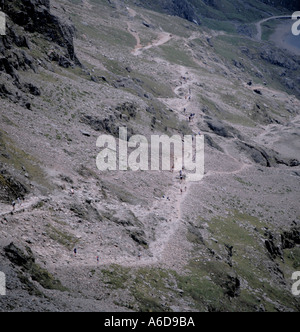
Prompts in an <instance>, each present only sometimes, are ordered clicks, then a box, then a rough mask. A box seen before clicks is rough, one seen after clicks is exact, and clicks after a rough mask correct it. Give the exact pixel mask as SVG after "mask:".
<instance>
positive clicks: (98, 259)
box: [97, 256, 100, 264]
mask: <svg viewBox="0 0 300 332" xmlns="http://www.w3.org/2000/svg"><path fill="white" fill-rule="evenodd" d="M99 261H100V258H99V256H97V264H99Z"/></svg>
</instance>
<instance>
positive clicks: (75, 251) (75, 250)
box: [74, 248, 77, 256]
mask: <svg viewBox="0 0 300 332" xmlns="http://www.w3.org/2000/svg"><path fill="white" fill-rule="evenodd" d="M74 255H75V256H76V255H77V248H75V249H74Z"/></svg>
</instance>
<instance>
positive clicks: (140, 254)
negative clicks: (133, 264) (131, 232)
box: [138, 252, 142, 261]
mask: <svg viewBox="0 0 300 332" xmlns="http://www.w3.org/2000/svg"><path fill="white" fill-rule="evenodd" d="M141 257H142V253H141V252H139V253H138V258H139V261H140V260H141Z"/></svg>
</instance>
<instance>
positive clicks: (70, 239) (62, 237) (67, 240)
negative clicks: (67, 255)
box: [47, 224, 78, 250]
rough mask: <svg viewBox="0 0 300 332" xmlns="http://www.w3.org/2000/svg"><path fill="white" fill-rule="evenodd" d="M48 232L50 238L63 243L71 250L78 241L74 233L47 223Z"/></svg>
mask: <svg viewBox="0 0 300 332" xmlns="http://www.w3.org/2000/svg"><path fill="white" fill-rule="evenodd" d="M47 234H48V236H49V237H50V239H52V240H53V241H56V242H57V243H59V244H61V245H63V246H64V247H66V248H67V249H69V250H70V249H72V248H73V247H74V246H75V245H76V243H77V242H78V239H77V238H76V237H75V236H74V235H72V234H70V233H68V232H66V231H62V230H61V229H57V228H56V227H54V226H52V225H50V224H48V225H47Z"/></svg>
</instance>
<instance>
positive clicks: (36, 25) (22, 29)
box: [0, 0, 80, 108]
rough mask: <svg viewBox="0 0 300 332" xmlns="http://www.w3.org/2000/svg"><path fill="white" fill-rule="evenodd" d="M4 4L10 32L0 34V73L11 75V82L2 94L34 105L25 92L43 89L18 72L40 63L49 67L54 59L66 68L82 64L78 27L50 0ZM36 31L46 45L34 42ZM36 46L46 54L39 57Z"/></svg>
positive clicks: (35, 68) (9, 77) (40, 52)
mask: <svg viewBox="0 0 300 332" xmlns="http://www.w3.org/2000/svg"><path fill="white" fill-rule="evenodd" d="M0 6H1V10H2V11H3V12H4V13H5V14H6V15H7V28H6V35H5V36H1V37H0V72H2V74H3V75H7V78H8V83H7V84H6V85H3V84H2V85H1V86H0V95H6V96H8V97H9V98H10V99H11V100H14V101H18V102H21V103H22V104H23V105H24V106H26V107H27V108H30V104H28V101H27V99H26V98H25V97H24V96H22V92H25V93H30V94H34V95H37V94H39V93H40V92H39V89H38V87H34V86H32V85H31V84H30V83H26V82H21V81H20V78H19V75H18V71H19V70H22V71H26V70H32V71H34V72H36V71H37V69H38V66H40V65H43V66H44V67H47V66H48V67H49V64H50V63H51V61H56V62H58V64H59V65H60V66H63V67H65V68H67V67H70V66H75V65H80V62H79V60H78V59H77V57H76V54H75V51H74V44H73V36H74V27H73V26H71V25H68V24H65V23H63V22H62V21H61V20H60V19H59V18H58V17H56V16H54V15H52V14H51V12H50V2H49V0H25V1H17V0H16V1H10V2H7V1H4V0H3V1H1V2H0ZM33 34H37V35H36V36H39V35H40V37H36V38H43V40H44V45H43V46H44V47H43V48H42V47H41V45H33V44H32V40H34V39H33V38H31V36H32V35H33ZM51 43H52V44H51ZM33 49H34V51H35V52H37V51H38V52H39V55H42V57H38V58H37V57H35V56H34V52H33Z"/></svg>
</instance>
